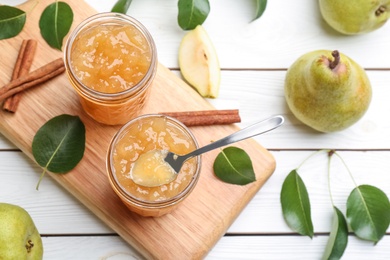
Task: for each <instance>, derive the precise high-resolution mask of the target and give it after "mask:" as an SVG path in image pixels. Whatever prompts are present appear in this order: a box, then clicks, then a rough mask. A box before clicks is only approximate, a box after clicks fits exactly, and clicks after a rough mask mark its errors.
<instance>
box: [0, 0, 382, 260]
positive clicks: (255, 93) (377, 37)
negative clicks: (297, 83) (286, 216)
mask: <svg viewBox="0 0 390 260" xmlns="http://www.w3.org/2000/svg"><path fill="white" fill-rule="evenodd" d="M0 2H2V1H0ZM8 2H10V1H8ZM11 2H12V1H11ZM87 2H88V3H89V4H90V5H91V6H92V7H94V8H95V9H96V10H97V11H99V12H104V11H109V10H110V9H111V7H112V6H113V5H114V3H115V2H116V1H115V0H106V1H97V0H87ZM210 3H211V12H210V14H209V17H208V18H207V20H206V22H205V23H204V27H205V29H206V30H207V31H208V33H209V35H210V37H211V39H212V41H213V43H214V45H215V47H216V49H217V52H218V56H219V59H220V64H221V67H222V83H221V91H220V96H219V97H218V99H216V100H210V102H212V103H213V104H214V105H215V106H216V107H217V108H221V109H222V108H239V109H240V114H241V117H242V123H240V124H239V125H240V126H241V127H243V126H246V125H249V124H251V123H253V122H255V121H257V120H260V119H263V118H265V117H268V116H269V115H272V114H281V115H283V116H285V118H286V123H285V125H284V126H283V127H281V128H279V129H278V130H276V131H274V132H271V133H268V134H266V135H263V136H260V137H258V138H257V141H258V142H259V143H261V144H262V145H263V146H264V147H266V148H267V149H269V150H270V151H271V152H272V154H273V155H274V156H275V159H276V162H277V168H276V171H275V172H274V174H273V175H272V176H271V178H270V179H269V181H268V182H267V183H266V184H265V186H264V187H263V188H262V189H261V190H260V191H259V192H258V194H257V195H256V196H255V198H254V199H253V200H252V201H251V202H250V204H249V205H248V206H247V207H246V208H245V210H244V211H243V212H242V214H241V215H240V216H239V218H238V219H237V220H236V221H235V222H234V224H233V225H232V226H231V227H230V228H229V230H228V232H227V234H226V235H225V236H224V237H223V238H222V239H221V240H220V241H219V242H218V243H217V244H216V246H215V247H214V248H213V249H212V250H211V251H210V253H209V254H208V256H207V259H320V258H321V256H322V254H323V251H324V248H325V245H326V242H327V239H328V236H329V232H330V225H331V217H332V205H331V202H330V197H329V192H328V175H327V156H326V153H320V154H318V155H317V156H315V157H313V158H312V159H311V160H309V161H308V162H307V163H306V164H305V165H304V167H302V168H301V171H300V175H301V177H302V178H303V180H304V182H305V184H306V186H307V188H308V191H309V194H310V198H311V204H312V218H313V222H314V229H315V236H314V238H313V239H310V238H308V237H302V236H299V235H298V234H296V233H294V232H293V231H291V230H290V229H289V228H288V226H287V225H286V224H285V222H284V220H283V216H282V211H281V205H280V190H281V187H282V183H283V181H284V179H285V177H286V175H287V174H288V173H289V172H290V171H291V170H292V169H294V168H296V167H297V166H298V165H299V164H300V163H301V162H302V161H303V160H304V159H305V158H306V157H308V156H309V155H310V154H312V153H313V151H316V150H319V149H324V148H327V149H337V150H338V151H339V154H340V155H341V156H342V157H343V158H344V160H345V162H346V163H347V164H348V166H349V168H350V170H351V171H352V173H353V175H354V177H355V179H356V181H357V182H358V184H370V185H374V186H376V187H378V188H380V189H382V190H383V191H384V192H385V193H386V194H387V195H388V196H390V116H389V115H390V87H389V84H390V52H389V46H390V22H389V23H388V24H386V25H385V26H384V27H383V28H381V29H379V30H377V31H375V32H372V33H370V34H366V35H361V36H343V35H340V34H337V33H335V32H334V31H333V30H332V29H330V28H329V27H328V26H327V25H326V24H325V23H324V22H323V20H322V19H321V16H320V13H319V9H318V4H317V1H314V0H295V1H286V0H271V1H268V6H267V9H266V11H265V13H264V15H263V16H262V17H261V18H260V19H259V20H256V21H254V22H251V20H252V18H253V17H254V15H255V11H254V10H255V1H253V0H241V1H235V0H210ZM128 14H130V15H132V16H134V17H135V18H136V19H138V20H140V21H141V22H142V23H143V24H144V25H146V27H147V28H148V29H149V30H150V32H151V34H152V35H153V37H154V39H155V41H156V44H157V48H158V55H159V61H160V62H161V63H162V64H164V65H165V66H167V67H168V68H170V69H171V70H172V71H174V72H175V73H176V74H177V75H178V76H179V77H180V72H179V69H178V62H177V59H178V47H179V43H180V41H181V39H182V37H183V35H184V34H185V32H184V31H182V30H181V29H180V27H179V26H178V24H177V0H176V1H173V0H172V1H161V0H133V3H132V4H131V7H130V9H129V12H128ZM316 49H330V50H333V49H338V50H339V51H341V52H343V53H345V54H347V55H348V56H350V57H351V58H353V59H354V60H355V61H357V62H358V63H359V64H361V65H362V66H363V67H364V68H365V69H366V70H367V73H368V76H369V78H370V80H371V83H372V86H373V99H372V103H371V105H370V108H369V110H368V112H367V113H366V115H365V116H364V118H362V119H361V120H360V121H359V122H358V123H357V124H355V125H354V126H352V127H350V128H349V129H347V130H345V131H342V132H338V133H332V134H321V133H318V132H315V131H313V130H311V129H309V128H308V127H306V126H304V125H302V124H301V123H300V122H299V121H298V120H297V119H296V118H295V117H294V116H293V115H292V114H291V112H290V111H289V109H288V108H287V106H286V103H285V100H284V95H283V82H284V77H285V74H286V69H287V68H288V67H289V66H290V65H291V64H292V63H293V61H294V60H295V59H296V58H298V57H299V56H300V55H302V54H304V53H306V52H308V51H311V50H316ZM40 173H41V170H40V168H39V167H38V166H37V165H36V164H35V163H34V162H32V161H31V160H30V159H28V158H27V157H26V156H25V155H24V154H23V153H22V152H21V151H19V150H18V149H17V148H16V147H15V146H14V145H13V144H11V143H10V142H9V141H8V140H7V139H6V138H5V137H3V136H1V135H0V175H1V181H0V201H4V202H8V203H14V204H17V205H20V206H22V207H24V208H25V209H26V210H27V211H28V212H29V213H30V214H31V216H32V217H33V219H34V221H35V223H36V225H37V227H38V230H39V232H40V233H41V234H42V238H43V242H44V249H45V254H44V259H142V257H141V256H140V255H139V254H138V253H137V252H136V251H135V250H134V249H132V248H131V247H130V246H129V245H127V244H126V243H125V242H124V241H123V240H122V239H121V238H120V237H119V236H117V235H116V234H115V232H113V231H112V230H111V229H109V228H108V227H106V226H105V224H104V223H102V222H101V221H100V220H99V219H98V218H97V217H95V215H93V214H92V213H91V212H89V211H88V210H87V209H86V208H85V207H84V206H83V205H82V204H81V203H79V202H78V200H77V199H76V198H74V197H72V196H71V195H70V194H68V193H67V192H66V191H65V190H64V189H63V188H62V187H61V186H60V185H58V184H57V183H56V182H55V181H53V180H52V179H51V178H50V177H49V176H47V177H45V178H44V180H43V182H42V183H41V185H40V191H36V190H35V185H36V183H37V181H38V178H39V175H40ZM330 182H331V187H332V192H333V198H334V202H335V204H336V206H337V207H339V208H340V209H341V210H342V211H343V212H345V208H346V206H345V205H346V199H347V197H348V195H349V193H350V191H351V190H352V189H353V188H354V184H353V182H352V180H351V179H350V177H349V175H348V173H347V171H346V170H345V168H344V166H343V165H342V164H341V162H340V160H338V159H337V158H336V157H335V158H334V159H333V160H332V168H331V177H330ZM343 259H390V233H387V235H386V236H385V237H384V238H383V239H382V240H381V241H380V242H379V243H378V244H377V245H375V246H374V245H373V243H370V242H366V241H362V240H360V239H358V238H356V237H355V236H354V235H353V234H350V236H349V244H348V247H347V249H346V251H345V253H344V257H343Z"/></svg>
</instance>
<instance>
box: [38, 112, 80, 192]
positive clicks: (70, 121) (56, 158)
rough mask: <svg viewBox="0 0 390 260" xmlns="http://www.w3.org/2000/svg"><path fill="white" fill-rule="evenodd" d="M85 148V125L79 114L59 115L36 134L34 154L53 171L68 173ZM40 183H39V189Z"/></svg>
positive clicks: (46, 168)
mask: <svg viewBox="0 0 390 260" xmlns="http://www.w3.org/2000/svg"><path fill="white" fill-rule="evenodd" d="M84 150H85V126H84V124H83V122H82V121H81V120H80V118H79V117H78V116H71V115H66V114H64V115H59V116H56V117H54V118H52V119H50V120H49V121H47V122H46V123H45V124H44V125H43V126H42V127H41V128H40V129H39V130H38V131H37V133H36V134H35V136H34V139H33V142H32V154H33V156H34V158H35V160H36V162H37V163H38V164H39V165H40V166H41V167H43V168H44V171H43V173H42V175H41V178H40V180H42V178H43V175H44V174H45V172H46V170H48V171H51V172H53V173H66V172H69V171H70V170H72V169H73V168H74V167H76V165H77V164H78V163H79V162H80V160H81V159H82V157H83V155H84ZM38 186H39V183H38V185H37V189H38Z"/></svg>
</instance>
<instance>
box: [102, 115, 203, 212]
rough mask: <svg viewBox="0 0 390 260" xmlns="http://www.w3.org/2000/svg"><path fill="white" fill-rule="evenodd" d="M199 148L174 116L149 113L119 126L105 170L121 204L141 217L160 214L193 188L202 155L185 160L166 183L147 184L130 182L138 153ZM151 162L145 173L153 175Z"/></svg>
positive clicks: (175, 151)
mask: <svg viewBox="0 0 390 260" xmlns="http://www.w3.org/2000/svg"><path fill="white" fill-rule="evenodd" d="M197 148H198V143H197V141H196V139H195V137H194V136H193V134H192V133H191V132H190V131H189V129H188V128H187V127H186V126H185V125H183V124H182V123H180V122H179V121H177V120H176V119H174V118H171V117H167V116H163V115H158V114H149V115H142V116H139V117H137V118H135V119H133V120H131V121H129V122H128V123H127V124H125V125H124V126H122V127H121V128H120V129H119V131H118V132H117V133H116V135H115V136H114V137H113V139H112V141H111V143H110V146H109V149H108V153H107V173H108V179H109V181H110V183H111V186H112V188H113V190H114V191H115V193H116V194H117V195H118V196H119V198H120V199H121V200H122V201H123V203H124V204H125V205H126V206H127V207H128V208H129V209H130V210H131V211H133V212H136V213H138V214H139V215H142V216H150V217H159V216H162V215H165V214H167V213H169V212H171V211H172V210H174V209H175V208H176V207H177V206H178V205H179V203H180V202H182V201H183V200H184V199H185V198H186V197H187V196H188V195H189V194H190V193H191V191H192V190H193V189H194V187H195V185H196V183H197V181H198V179H199V173H200V166H201V157H200V156H197V157H194V158H191V159H189V160H187V161H186V162H185V163H184V165H183V167H182V168H181V170H180V172H179V174H178V175H177V177H176V179H174V180H173V181H171V182H169V183H168V184H162V185H160V186H154V187H146V186H143V185H139V184H137V183H136V182H134V181H133V176H132V170H133V168H134V165H135V163H137V160H139V158H140V156H142V155H145V154H146V153H148V152H150V151H153V150H156V151H158V150H168V151H171V152H174V153H176V154H186V153H188V152H191V151H193V150H195V149H197ZM157 168H158V165H155V164H153V165H152V166H151V167H150V168H147V167H145V168H144V169H147V171H149V170H150V171H153V173H151V172H145V176H150V174H154V171H155V170H156V169H157Z"/></svg>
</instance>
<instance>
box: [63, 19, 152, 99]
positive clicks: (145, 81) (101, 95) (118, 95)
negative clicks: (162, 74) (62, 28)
mask: <svg viewBox="0 0 390 260" xmlns="http://www.w3.org/2000/svg"><path fill="white" fill-rule="evenodd" d="M115 21H118V22H119V21H120V22H126V23H129V24H131V25H133V26H134V27H135V28H136V29H138V30H139V31H140V32H141V33H142V34H143V36H144V37H145V39H146V41H147V43H148V46H149V48H150V51H151V61H150V65H149V68H148V70H147V72H146V73H145V75H144V77H143V78H142V79H141V80H140V81H139V82H137V83H136V84H135V85H134V86H132V87H131V88H128V89H126V90H123V91H120V92H115V93H106V92H101V91H97V90H95V89H92V88H89V87H88V86H86V85H85V84H84V83H83V82H81V80H80V79H79V78H78V77H77V76H76V75H75V72H74V69H73V66H72V65H71V64H70V61H71V50H72V47H73V42H74V41H75V39H76V38H77V36H78V35H79V34H80V33H81V32H82V31H83V29H85V28H88V27H87V26H89V25H93V24H94V23H97V24H98V23H99V22H101V23H99V24H109V22H113V23H114V22H115ZM64 60H65V62H64V63H65V67H66V71H67V72H68V75H69V77H70V78H71V80H72V81H76V83H77V88H78V89H79V90H80V91H81V92H82V93H83V94H88V95H90V96H92V97H93V98H98V99H99V100H100V99H107V100H117V99H122V98H124V97H127V96H131V95H135V94H136V93H138V92H140V91H142V89H143V87H144V86H148V85H149V84H150V82H151V81H152V80H153V78H154V76H155V74H156V69H157V50H156V45H155V42H154V40H153V37H152V35H151V34H150V32H149V31H148V30H147V28H146V27H145V26H144V25H143V24H142V23H141V22H139V21H138V20H137V19H135V18H134V17H132V16H129V15H126V14H121V13H115V12H103V13H98V14H95V15H92V16H90V17H88V18H87V19H85V20H83V21H82V22H81V23H80V24H78V25H77V26H76V28H75V29H74V30H73V31H72V33H71V34H70V36H69V37H68V39H67V42H66V44H65V51H64Z"/></svg>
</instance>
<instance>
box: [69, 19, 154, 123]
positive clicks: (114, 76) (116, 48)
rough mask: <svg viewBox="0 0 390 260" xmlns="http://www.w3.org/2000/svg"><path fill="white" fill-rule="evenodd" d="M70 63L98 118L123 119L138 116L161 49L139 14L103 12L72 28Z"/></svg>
mask: <svg viewBox="0 0 390 260" xmlns="http://www.w3.org/2000/svg"><path fill="white" fill-rule="evenodd" d="M65 66H66V69H67V74H68V77H69V80H70V82H71V83H72V85H73V87H74V88H75V90H76V91H77V93H78V94H79V96H80V102H81V105H82V107H83V109H84V110H85V112H86V113H87V114H88V115H90V116H91V117H92V118H94V119H95V120H96V121H98V122H101V123H104V124H109V125H118V124H124V123H126V122H128V121H129V120H130V119H132V118H134V117H135V116H137V115H138V114H139V113H140V111H141V109H142V107H143V106H144V103H145V102H146V99H147V96H148V89H149V86H150V85H151V83H152V81H153V78H154V76H155V73H156V66H157V54H156V48H155V45H154V41H153V39H152V37H151V36H150V34H149V33H148V31H147V30H146V28H145V27H144V26H143V25H142V24H140V23H139V22H138V21H137V20H135V19H133V18H132V17H130V16H127V15H123V14H119V13H102V14H97V15H94V16H91V17H90V18H88V19H86V20H85V21H84V22H82V23H81V24H80V25H79V26H78V27H77V28H76V29H75V30H74V31H73V32H72V34H71V35H70V37H69V39H68V41H67V44H66V49H65Z"/></svg>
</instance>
